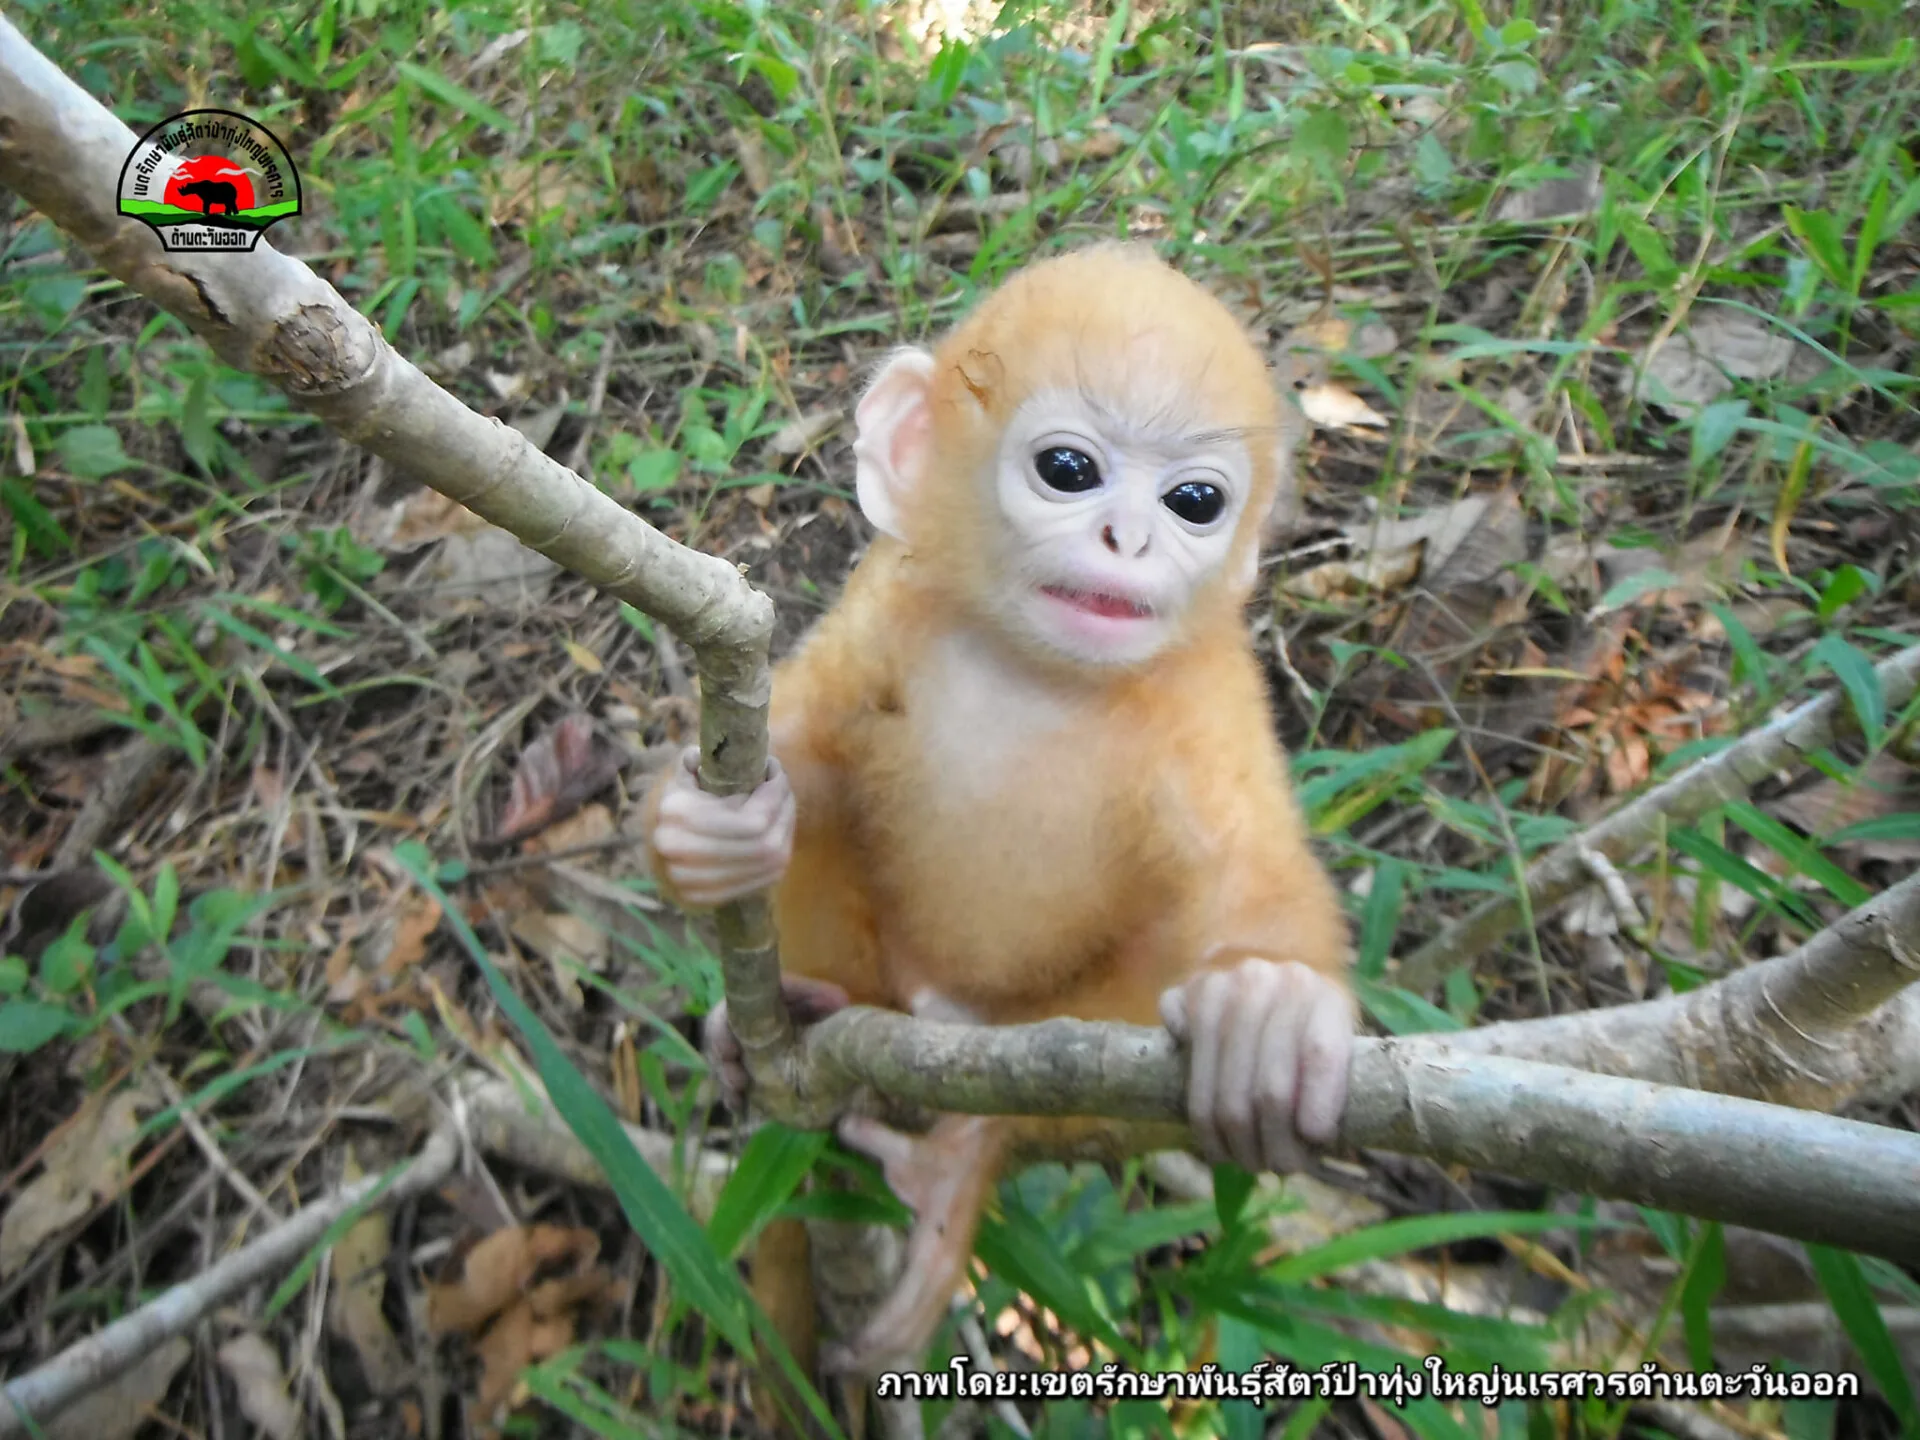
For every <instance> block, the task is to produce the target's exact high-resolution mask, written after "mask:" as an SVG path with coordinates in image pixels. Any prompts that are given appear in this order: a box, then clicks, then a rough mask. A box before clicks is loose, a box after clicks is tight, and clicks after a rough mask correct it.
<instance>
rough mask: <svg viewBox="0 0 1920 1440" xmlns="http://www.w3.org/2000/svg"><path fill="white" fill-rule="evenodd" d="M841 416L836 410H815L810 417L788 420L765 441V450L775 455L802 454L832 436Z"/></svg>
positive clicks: (804, 416) (841, 412)
mask: <svg viewBox="0 0 1920 1440" xmlns="http://www.w3.org/2000/svg"><path fill="white" fill-rule="evenodd" d="M843 414H844V412H843V411H841V410H839V409H837V408H836V409H832V410H815V411H814V412H813V413H812V414H810V415H802V416H801V417H800V418H799V419H797V420H789V421H788V422H787V423H786V424H785V425H782V426H781V427H780V428H779V429H778V430H776V431H774V432H773V438H772V439H771V440H769V441H767V448H768V449H769V450H771V451H772V452H773V453H774V454H776V455H800V454H803V453H805V452H806V451H808V450H811V449H812V448H813V447H814V446H815V445H818V444H819V443H820V442H821V441H822V440H824V439H826V437H827V436H828V435H830V434H832V433H833V427H834V426H836V425H838V424H839V423H840V419H841V416H842V415H843Z"/></svg>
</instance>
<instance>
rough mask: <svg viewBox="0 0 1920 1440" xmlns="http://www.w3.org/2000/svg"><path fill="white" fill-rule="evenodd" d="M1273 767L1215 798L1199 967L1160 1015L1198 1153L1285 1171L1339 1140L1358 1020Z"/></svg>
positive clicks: (1296, 823) (1320, 876) (1202, 887)
mask: <svg viewBox="0 0 1920 1440" xmlns="http://www.w3.org/2000/svg"><path fill="white" fill-rule="evenodd" d="M1264 758H1265V757H1262V759H1263V760H1264ZM1279 766H1280V759H1279V756H1278V754H1277V753H1275V754H1274V756H1273V757H1272V764H1271V766H1268V765H1266V764H1264V763H1263V764H1261V766H1260V767H1259V768H1260V772H1263V773H1256V774H1254V775H1250V776H1246V777H1243V780H1244V781H1246V782H1251V783H1242V784H1240V785H1238V786H1237V787H1236V788H1235V789H1234V791H1233V792H1232V793H1231V794H1222V795H1218V796H1216V797H1215V798H1216V802H1217V810H1216V812H1215V813H1216V814H1217V815H1218V823H1219V825H1220V826H1221V827H1222V828H1221V829H1220V830H1219V831H1217V832H1216V833H1218V834H1221V835H1224V836H1226V837H1229V840H1230V842H1231V843H1226V844H1220V845H1214V846H1209V847H1207V849H1206V850H1205V852H1203V853H1202V854H1201V855H1200V856H1199V860H1200V864H1199V867H1198V870H1197V872H1196V878H1195V882H1194V885H1193V887H1192V893H1193V894H1194V895H1195V896H1196V898H1197V901H1198V905H1197V909H1196V910H1195V912H1194V914H1195V929H1194V931H1193V935H1192V942H1191V943H1193V944H1194V946H1195V949H1196V951H1197V959H1198V961H1199V965H1200V968H1199V970H1198V971H1197V973H1195V974H1193V975H1191V976H1190V977H1188V978H1187V979H1186V980H1184V981H1183V982H1180V983H1177V984H1174V985H1172V986H1170V987H1169V988H1168V989H1167V990H1166V991H1165V992H1164V993H1163V994H1162V995H1161V997H1160V1015H1161V1019H1162V1020H1163V1021H1164V1022H1165V1024H1166V1026H1167V1028H1168V1029H1169V1030H1170V1031H1172V1032H1173V1035H1174V1038H1175V1039H1177V1040H1179V1041H1181V1042H1183V1043H1184V1044H1185V1046H1186V1048H1187V1051H1188V1055H1189V1065H1188V1072H1187V1115H1188V1119H1189V1121H1190V1123H1191V1124H1192V1126H1193V1129H1194V1133H1195V1136H1196V1138H1197V1140H1198V1141H1199V1145H1200V1149H1201V1152H1202V1153H1203V1154H1204V1155H1206V1157H1207V1158H1208V1159H1209V1160H1213V1161H1220V1160H1225V1159H1231V1160H1233V1161H1235V1162H1236V1163H1238V1164H1240V1165H1242V1166H1244V1167H1245V1168H1247V1169H1249V1170H1254V1171H1259V1170H1277V1171H1281V1172H1287V1171H1292V1170H1298V1169H1302V1168H1304V1167H1305V1166H1306V1164H1307V1163H1308V1155H1307V1147H1308V1146H1309V1145H1324V1144H1328V1143H1330V1142H1331V1141H1332V1140H1334V1139H1335V1138H1336V1136H1337V1135H1338V1133H1339V1127H1340V1116H1341V1113H1342V1111H1344V1110H1345V1108H1346V1100H1347V1067H1348V1063H1349V1061H1350V1060H1351V1058H1352V1053H1353V1033H1354V1020H1355V1015H1354V1002H1353V995H1352V991H1351V989H1350V988H1349V985H1348V982H1347V967H1348V959H1349V947H1348V941H1347V924H1346V917H1345V916H1344V914H1343V913H1342V911H1341V908H1340V902H1339V898H1338V896H1337V894H1336V893H1335V891H1334V888H1333V884H1332V881H1331V880H1330V879H1329V878H1328V876H1327V874H1326V871H1325V870H1324V869H1322V868H1321V866H1320V863H1319V861H1318V860H1317V859H1316V858H1315V857H1314V855H1313V852H1312V850H1311V848H1310V847H1309V845H1308V840H1307V830H1306V825H1305V822H1304V821H1303V819H1302V817H1301V815H1300V812H1299V808H1298V806H1297V805H1296V804H1295V802H1294V800H1293V797H1292V795H1291V794H1290V793H1289V792H1288V790H1287V787H1286V782H1285V778H1284V772H1282V771H1281V770H1280V768H1279Z"/></svg>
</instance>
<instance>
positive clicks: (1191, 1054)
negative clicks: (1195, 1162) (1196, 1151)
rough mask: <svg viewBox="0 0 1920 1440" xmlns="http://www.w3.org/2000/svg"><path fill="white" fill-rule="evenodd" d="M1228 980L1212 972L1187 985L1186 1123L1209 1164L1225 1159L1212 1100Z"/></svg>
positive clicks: (1218, 1067)
mask: <svg viewBox="0 0 1920 1440" xmlns="http://www.w3.org/2000/svg"><path fill="white" fill-rule="evenodd" d="M1226 979H1227V977H1226V976H1224V975H1222V974H1221V973H1220V972H1219V971H1217V970H1216V971H1211V972H1209V973H1207V974H1205V975H1201V976H1198V977H1196V978H1195V979H1193V980H1191V981H1189V982H1188V984H1187V997H1186V1009H1187V1015H1188V1017H1189V1018H1190V1019H1191V1021H1192V1026H1193V1041H1192V1045H1191V1047H1190V1048H1189V1049H1188V1052H1187V1120H1188V1123H1189V1124H1191V1125H1192V1126H1193V1136H1194V1139H1195V1141H1196V1142H1198V1144H1199V1147H1200V1153H1201V1154H1202V1155H1203V1156H1204V1157H1206V1159H1207V1160H1208V1161H1209V1162H1211V1163H1215V1164H1217V1163H1219V1162H1220V1161H1221V1160H1223V1159H1225V1158H1226V1153H1227V1152H1226V1149H1225V1147H1224V1146H1223V1145H1222V1144H1221V1143H1220V1130H1219V1127H1218V1126H1217V1125H1216V1124H1215V1114H1214V1097H1215V1096H1216V1095H1217V1094H1218V1093H1219V1086H1220V1080H1219V1070H1220V1020H1221V1016H1222V1015H1223V1014H1224V1013H1225V1011H1226V1006H1227V992H1228V991H1229V989H1230V988H1231V987H1230V986H1229V985H1228V984H1227V983H1226Z"/></svg>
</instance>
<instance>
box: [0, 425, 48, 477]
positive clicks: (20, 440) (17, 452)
mask: <svg viewBox="0 0 1920 1440" xmlns="http://www.w3.org/2000/svg"><path fill="white" fill-rule="evenodd" d="M7 422H8V428H10V429H11V430H12V431H13V468H14V470H15V471H16V472H18V473H19V474H20V475H22V476H24V477H25V478H27V479H29V480H31V479H32V478H33V472H34V470H35V469H36V468H38V466H39V463H40V462H39V461H38V460H37V459H35V458H34V453H33V440H32V438H31V437H30V436H28V434H27V422H26V421H25V420H24V419H22V418H21V416H20V415H19V413H18V412H17V411H16V412H15V413H14V414H12V415H9V416H8V417H7Z"/></svg>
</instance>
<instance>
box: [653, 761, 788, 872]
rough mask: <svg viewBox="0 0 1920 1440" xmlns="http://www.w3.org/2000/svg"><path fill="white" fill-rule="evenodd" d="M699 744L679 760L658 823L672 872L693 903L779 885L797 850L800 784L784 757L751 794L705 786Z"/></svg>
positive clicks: (658, 838) (657, 844) (657, 837)
mask: <svg viewBox="0 0 1920 1440" xmlns="http://www.w3.org/2000/svg"><path fill="white" fill-rule="evenodd" d="M699 763H700V751H699V748H698V747H697V746H689V747H688V748H687V749H686V750H685V751H684V752H683V753H682V754H681V756H680V758H679V759H677V760H676V761H674V762H673V768H672V770H671V771H670V772H669V773H668V776H667V779H666V782H665V783H666V788H665V790H664V791H663V792H662V794H661V797H660V805H659V809H658V811H657V812H656V819H655V822H654V827H653V836H652V839H653V848H654V851H655V852H656V853H657V854H658V855H659V857H660V860H661V863H662V865H663V866H664V868H665V871H666V874H665V877H664V878H665V879H666V881H667V883H668V884H669V885H671V886H672V887H673V889H674V891H675V892H676V893H677V894H678V895H679V896H680V898H681V899H682V900H684V901H685V902H686V903H687V904H689V905H693V906H697V907H699V908H701V909H706V908H708V907H710V906H714V905H724V904H726V903H727V901H729V900H738V899H740V898H741V897H742V896H746V895H752V894H754V893H756V892H758V891H761V890H767V889H771V888H772V887H773V886H774V885H776V884H778V883H779V881H780V877H781V876H782V875H784V874H786V873H787V862H788V861H790V860H791V859H792V858H793V820H794V809H793V787H792V786H791V785H789V784H788V783H787V772H786V771H784V770H782V769H781V768H780V762H779V761H778V760H770V761H768V764H767V778H766V780H765V782H763V783H762V784H761V785H760V787H759V788H758V789H756V790H755V791H753V793H752V794H750V795H727V796H720V795H714V794H711V793H709V792H708V791H705V790H702V789H701V788H700V782H699V780H698V779H697V778H696V777H695V773H694V772H695V769H696V768H697V767H698V765H699Z"/></svg>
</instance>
